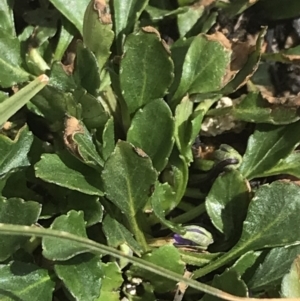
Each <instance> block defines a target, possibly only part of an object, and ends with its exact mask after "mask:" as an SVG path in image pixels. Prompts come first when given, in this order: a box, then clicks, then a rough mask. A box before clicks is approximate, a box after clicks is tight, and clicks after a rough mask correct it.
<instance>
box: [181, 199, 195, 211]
mask: <svg viewBox="0 0 300 301" xmlns="http://www.w3.org/2000/svg"><path fill="white" fill-rule="evenodd" d="M177 208H178V209H181V210H182V211H185V212H186V211H190V210H193V209H194V208H195V206H194V205H192V204H191V203H188V202H185V201H181V202H180V203H179V204H178V205H177Z"/></svg>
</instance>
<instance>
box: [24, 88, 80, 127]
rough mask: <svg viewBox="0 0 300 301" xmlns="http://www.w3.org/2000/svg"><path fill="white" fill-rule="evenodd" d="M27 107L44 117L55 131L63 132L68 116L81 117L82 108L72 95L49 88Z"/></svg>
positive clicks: (34, 98)
mask: <svg viewBox="0 0 300 301" xmlns="http://www.w3.org/2000/svg"><path fill="white" fill-rule="evenodd" d="M27 107H28V108H29V109H30V110H31V111H33V112H34V113H35V114H37V115H39V116H43V117H44V118H45V119H46V120H47V121H49V123H51V126H52V128H53V130H54V131H55V130H56V131H58V130H59V131H61V130H62V129H63V121H64V119H65V116H66V115H70V116H75V117H79V116H78V115H80V114H79V113H80V107H79V105H78V104H77V102H76V101H75V99H74V96H73V95H72V94H71V93H65V92H62V91H60V90H58V89H56V88H54V87H50V86H47V87H45V88H44V89H43V90H42V91H40V93H38V94H37V95H35V96H34V97H33V98H32V99H31V101H30V102H29V104H28V105H27Z"/></svg>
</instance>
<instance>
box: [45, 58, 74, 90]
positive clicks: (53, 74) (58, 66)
mask: <svg viewBox="0 0 300 301" xmlns="http://www.w3.org/2000/svg"><path fill="white" fill-rule="evenodd" d="M49 86H51V87H54V88H56V89H58V90H60V91H62V92H71V91H73V90H74V89H75V88H76V83H75V81H74V77H73V75H68V74H67V73H66V71H65V70H64V65H63V64H62V63H61V62H54V63H53V64H52V66H51V70H50V80H49Z"/></svg>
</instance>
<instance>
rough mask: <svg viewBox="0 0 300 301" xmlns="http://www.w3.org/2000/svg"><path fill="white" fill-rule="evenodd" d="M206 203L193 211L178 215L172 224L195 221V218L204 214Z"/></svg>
mask: <svg viewBox="0 0 300 301" xmlns="http://www.w3.org/2000/svg"><path fill="white" fill-rule="evenodd" d="M205 210H206V209H205V203H204V202H203V203H201V204H200V205H198V206H196V207H194V208H193V209H191V210H189V211H187V212H185V213H183V214H181V215H178V216H176V217H174V218H173V219H172V222H174V223H179V224H184V223H186V222H188V221H191V220H193V219H194V218H196V217H198V216H199V215H201V214H203V213H204V212H205Z"/></svg>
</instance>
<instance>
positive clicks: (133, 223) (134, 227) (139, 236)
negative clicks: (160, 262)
mask: <svg viewBox="0 0 300 301" xmlns="http://www.w3.org/2000/svg"><path fill="white" fill-rule="evenodd" d="M132 216H134V215H132ZM128 223H129V225H130V228H131V231H132V233H133V235H134V237H135V239H136V241H137V242H138V243H139V245H140V246H141V247H142V250H143V252H147V251H149V250H150V248H149V246H148V244H147V241H146V238H145V235H144V233H143V231H142V230H141V229H140V225H139V223H138V221H137V216H134V217H133V218H130V219H129V218H128Z"/></svg>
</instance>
